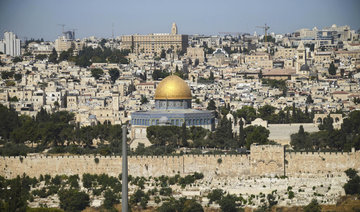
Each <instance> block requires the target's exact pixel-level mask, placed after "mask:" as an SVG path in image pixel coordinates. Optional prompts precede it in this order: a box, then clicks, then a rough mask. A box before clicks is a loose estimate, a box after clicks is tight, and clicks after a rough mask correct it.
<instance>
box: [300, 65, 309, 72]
mask: <svg viewBox="0 0 360 212" xmlns="http://www.w3.org/2000/svg"><path fill="white" fill-rule="evenodd" d="M300 71H310V67H309V66H308V65H307V64H306V63H305V64H304V65H302V66H301V67H300Z"/></svg>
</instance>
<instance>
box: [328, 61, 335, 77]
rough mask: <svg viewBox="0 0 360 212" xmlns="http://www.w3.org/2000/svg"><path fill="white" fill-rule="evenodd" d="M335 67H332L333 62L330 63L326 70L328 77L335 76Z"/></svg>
mask: <svg viewBox="0 0 360 212" xmlns="http://www.w3.org/2000/svg"><path fill="white" fill-rule="evenodd" d="M336 69H337V68H336V67H335V65H334V62H331V64H330V67H329V69H328V71H329V74H330V75H336Z"/></svg>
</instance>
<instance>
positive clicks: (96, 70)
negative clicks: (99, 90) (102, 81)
mask: <svg viewBox="0 0 360 212" xmlns="http://www.w3.org/2000/svg"><path fill="white" fill-rule="evenodd" d="M103 74H104V71H103V70H102V69H100V68H94V69H91V76H93V77H94V78H95V79H99V78H100V77H101V76H102V75H103Z"/></svg>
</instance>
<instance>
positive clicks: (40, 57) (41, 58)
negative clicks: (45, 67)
mask: <svg viewBox="0 0 360 212" xmlns="http://www.w3.org/2000/svg"><path fill="white" fill-rule="evenodd" d="M46 58H48V56H47V55H46V54H38V55H36V56H35V59H37V60H44V59H46Z"/></svg>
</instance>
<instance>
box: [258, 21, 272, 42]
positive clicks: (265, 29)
mask: <svg viewBox="0 0 360 212" xmlns="http://www.w3.org/2000/svg"><path fill="white" fill-rule="evenodd" d="M256 27H257V28H262V29H264V32H265V37H264V42H265V43H266V42H267V31H268V29H270V27H269V26H268V25H266V24H265V26H256Z"/></svg>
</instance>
